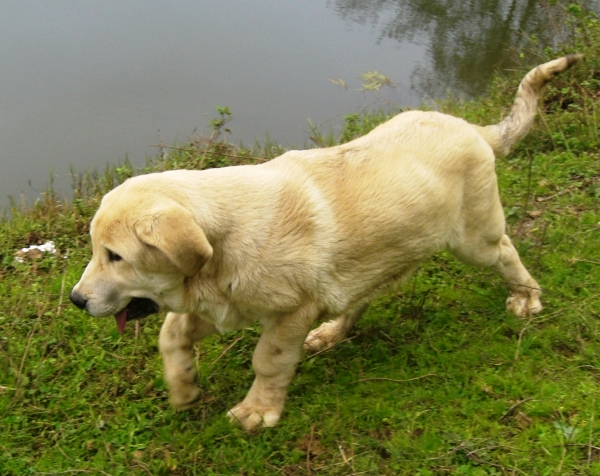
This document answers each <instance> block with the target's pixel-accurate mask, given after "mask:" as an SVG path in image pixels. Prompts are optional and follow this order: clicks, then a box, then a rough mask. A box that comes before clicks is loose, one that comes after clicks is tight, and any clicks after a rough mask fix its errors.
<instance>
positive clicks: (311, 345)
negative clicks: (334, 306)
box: [304, 303, 369, 352]
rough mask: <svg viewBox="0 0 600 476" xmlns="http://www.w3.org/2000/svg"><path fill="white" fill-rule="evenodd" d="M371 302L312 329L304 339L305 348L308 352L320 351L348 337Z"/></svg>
mask: <svg viewBox="0 0 600 476" xmlns="http://www.w3.org/2000/svg"><path fill="white" fill-rule="evenodd" d="M368 307H369V304H368V303H367V304H364V305H362V306H361V307H359V308H358V309H356V310H355V311H351V312H349V313H347V314H344V315H342V316H340V317H338V318H337V319H333V320H331V321H327V322H324V323H323V324H321V325H320V326H319V327H317V328H316V329H313V330H312V331H310V333H309V334H308V336H307V337H306V340H305V341H304V350H305V351H307V352H320V351H322V350H325V349H329V348H330V347H333V346H334V345H335V344H337V343H338V342H340V341H341V340H343V339H345V338H346V335H348V332H349V331H350V329H352V327H353V326H354V324H356V322H357V321H358V320H359V319H360V317H361V316H362V315H363V314H364V313H365V311H366V310H367V308H368Z"/></svg>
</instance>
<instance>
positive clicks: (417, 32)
mask: <svg viewBox="0 0 600 476" xmlns="http://www.w3.org/2000/svg"><path fill="white" fill-rule="evenodd" d="M570 3H573V2H572V1H569V2H566V1H562V2H561V1H558V2H557V1H548V0H544V1H539V0H480V1H477V2H474V1H470V2H465V1H464V0H426V1H424V0H333V1H331V2H330V7H333V8H334V9H335V10H336V11H337V12H338V13H339V14H340V15H341V16H342V17H343V18H344V19H346V20H349V21H353V22H358V23H362V24H366V23H371V24H373V25H374V26H376V27H377V28H379V29H380V31H381V34H380V38H392V39H395V40H398V41H406V40H409V41H413V42H425V43H428V54H429V56H430V59H431V70H429V69H427V68H424V67H418V68H417V69H416V70H415V72H414V73H413V78H412V82H413V88H414V89H416V90H417V91H419V93H421V94H422V95H424V96H429V97H440V96H444V95H445V93H446V91H452V92H453V93H454V94H457V95H459V96H465V95H466V96H475V95H477V94H480V93H482V92H483V91H484V90H485V89H486V88H487V86H488V85H489V83H490V80H491V78H492V76H493V74H494V72H495V71H498V70H500V69H505V68H510V67H511V66H514V65H515V63H516V59H517V58H518V54H519V52H520V50H521V49H522V48H523V47H526V46H527V47H529V48H531V45H532V42H531V40H532V39H533V38H535V39H536V42H537V44H538V45H539V47H545V46H554V45H555V44H556V43H557V42H560V41H563V40H564V39H565V37H566V36H567V35H568V33H569V29H568V25H565V23H564V21H563V20H564V9H565V6H566V5H567V4H570ZM579 3H580V5H581V6H582V7H584V8H589V9H592V10H595V11H598V10H599V8H598V7H599V2H598V1H597V0H588V1H582V2H579Z"/></svg>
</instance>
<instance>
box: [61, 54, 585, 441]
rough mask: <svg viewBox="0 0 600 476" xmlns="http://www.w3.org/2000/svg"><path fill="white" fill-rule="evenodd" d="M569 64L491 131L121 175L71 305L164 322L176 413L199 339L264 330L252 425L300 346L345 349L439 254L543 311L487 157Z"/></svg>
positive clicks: (541, 73) (246, 406)
mask: <svg viewBox="0 0 600 476" xmlns="http://www.w3.org/2000/svg"><path fill="white" fill-rule="evenodd" d="M578 59H579V56H578V55H569V56H566V57H564V58H560V59H557V60H554V61H550V62H548V63H546V64H543V65H541V66H538V67H537V68H535V69H533V70H532V71H531V72H529V73H528V74H527V75H526V76H525V78H524V79H523V81H522V82H521V85H520V87H519V90H518V93H517V96H516V100H515V102H514V105H513V108H512V111H511V113H510V115H509V116H508V117H507V118H506V119H504V120H503V121H502V122H500V123H499V124H496V125H492V126H487V127H480V126H476V125H472V124H469V123H467V122H465V121H464V120H462V119H457V118H455V117H452V116H448V115H444V114H440V113H437V112H420V111H410V112H405V113H402V114H400V115H398V116H396V117H394V118H393V119H391V120H390V121H388V122H386V123H385V124H382V125H380V126H379V127H377V128H376V129H374V130H373V131H372V132H370V133H369V134H367V135H366V136H364V137H361V138H359V139H356V140H354V141H352V142H349V143H347V144H343V145H340V146H336V147H331V148H328V149H314V150H304V151H290V152H287V153H285V154H284V155H282V156H281V157H279V158H276V159H274V160H272V161H270V162H268V163H264V164H261V165H245V166H237V167H228V168H220V169H212V170H202V171H171V172H164V173H156V174H149V175H144V176H138V177H134V178H131V179H129V180H127V181H126V182H125V183H123V184H122V185H120V186H118V187H117V188H115V189H114V190H113V191H111V192H110V193H108V194H107V195H106V196H105V197H104V199H103V200H102V204H101V206H100V209H99V210H98V212H97V213H96V216H95V217H94V219H93V220H92V224H91V237H92V243H93V257H92V260H91V262H90V263H89V264H88V266H87V268H86V269H85V272H84V273H83V276H82V277H81V280H80V281H79V283H77V285H76V286H75V287H74V288H73V291H72V293H71V300H72V301H73V303H75V304H76V305H77V306H78V307H80V308H81V309H85V310H86V311H87V312H89V313H90V314H91V315H93V316H108V315H115V316H116V320H117V325H118V327H119V330H120V331H121V332H122V331H123V329H124V327H125V324H126V322H127V321H129V320H131V319H137V318H141V317H145V316H147V315H148V314H152V313H155V312H158V311H168V314H167V316H166V320H165V322H164V325H163V327H162V330H161V333H160V350H161V353H162V356H163V359H164V366H165V378H166V381H167V383H168V386H169V389H170V399H171V402H172V404H173V405H174V406H175V407H176V408H178V409H185V408H188V407H190V406H191V405H192V404H193V403H194V402H195V400H196V399H197V397H198V394H199V390H198V388H197V387H196V386H195V376H196V372H195V369H194V359H193V357H194V351H193V344H194V342H196V341H199V340H201V339H202V338H204V337H206V336H208V335H209V334H212V333H215V332H225V331H230V330H234V329H240V328H243V327H245V326H248V325H249V324H250V323H252V322H254V321H258V322H260V323H261V324H262V327H263V332H262V335H261V337H260V340H259V343H258V346H257V348H256V351H255V353H254V357H253V361H252V362H253V367H254V370H255V372H256V379H255V380H254V383H253V384H252V388H251V389H250V391H249V392H248V395H247V396H246V398H245V399H244V400H243V401H242V402H241V403H239V404H238V405H236V406H235V407H233V408H232V409H231V410H230V411H229V417H230V418H231V419H232V420H234V421H237V422H238V423H239V424H241V425H242V426H243V427H244V428H247V429H250V428H255V427H258V426H261V425H262V426H273V425H275V424H276V423H277V422H278V420H279V418H280V416H281V412H282V411H283V407H284V401H285V398H286V389H287V387H288V385H289V384H290V382H291V380H292V377H293V375H294V372H295V368H296V365H297V364H298V361H299V360H300V358H301V355H302V349H303V346H304V347H305V348H308V349H310V350H313V351H316V350H319V349H324V348H327V347H329V346H332V345H333V344H334V343H336V342H338V341H340V340H341V339H343V338H344V336H345V335H346V333H347V332H348V330H349V329H350V327H351V326H352V325H353V324H354V323H355V322H356V321H357V320H358V318H359V317H360V316H361V314H362V313H363V312H364V311H365V309H366V308H367V306H368V304H369V301H370V300H371V299H372V298H373V297H374V296H376V295H377V294H378V293H380V292H381V290H382V289H384V288H385V287H386V286H388V285H389V284H390V283H393V282H395V281H398V280H402V279H405V278H406V277H407V276H408V275H409V274H410V273H411V271H413V270H414V269H415V268H416V267H417V266H418V265H419V263H421V262H422V261H423V260H425V259H427V258H429V257H430V256H431V255H432V254H434V253H435V252H437V251H439V250H441V249H447V250H449V251H450V252H451V253H453V254H454V255H455V256H456V257H458V258H459V259H461V260H463V261H464V262H466V263H470V264H473V265H476V266H485V267H489V268H491V269H493V270H495V271H496V272H497V273H498V274H499V275H500V276H501V278H502V280H503V281H505V282H506V283H507V285H508V289H509V293H510V295H509V297H508V301H507V308H508V310H509V311H511V312H513V313H514V314H516V315H518V316H527V315H529V314H530V313H538V312H540V310H541V309H542V305H541V303H540V289H539V286H538V283H537V282H536V281H535V280H534V279H533V278H532V277H531V276H530V275H529V273H528V272H527V270H526V269H525V267H524V266H523V265H522V264H521V261H520V260H519V256H518V255H517V252H516V250H515V248H514V247H513V245H512V244H511V241H510V239H509V238H508V236H506V235H505V233H504V232H505V221H504V216H503V210H502V206H501V204H500V199H499V196H498V188H497V183H496V182H497V181H496V174H495V172H494V161H495V158H496V157H499V156H503V155H505V154H507V153H508V152H509V150H510V149H511V147H513V145H514V144H515V143H517V142H518V141H519V140H520V139H521V138H522V137H523V136H524V135H525V134H526V133H527V131H528V129H529V127H530V125H531V123H532V121H533V119H534V117H535V115H536V109H537V101H538V97H539V92H540V89H541V88H542V86H543V85H544V84H545V83H546V82H547V81H549V80H550V79H551V78H552V77H554V76H555V75H556V74H558V73H560V72H563V71H565V70H566V69H567V68H569V67H570V66H571V65H572V64H573V63H575V62H576V61H577V60H578ZM319 319H320V320H323V321H324V324H322V325H321V326H320V327H318V328H316V329H315V330H313V331H310V330H311V327H312V326H313V324H314V323H315V322H316V321H317V320H319Z"/></svg>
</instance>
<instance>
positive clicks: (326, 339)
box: [304, 321, 343, 353]
mask: <svg viewBox="0 0 600 476" xmlns="http://www.w3.org/2000/svg"><path fill="white" fill-rule="evenodd" d="M341 337H343V336H340V329H339V325H338V323H337V322H336V321H329V322H324V323H323V324H321V325H320V326H319V327H317V328H316V329H313V330H312V331H310V332H309V333H308V336H306V340H305V341H304V350H305V351H306V352H311V353H314V352H321V351H323V350H326V349H329V348H330V347H333V346H334V345H335V344H337V343H338V342H339V340H340V338H341Z"/></svg>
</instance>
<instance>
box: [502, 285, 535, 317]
mask: <svg viewBox="0 0 600 476" xmlns="http://www.w3.org/2000/svg"><path fill="white" fill-rule="evenodd" d="M506 309H507V311H509V312H512V313H513V314H514V315H515V316H518V317H527V316H530V315H532V314H538V313H540V312H541V311H542V309H543V306H542V303H541V301H540V292H539V291H537V290H531V291H530V292H529V293H527V294H513V295H511V296H509V297H508V299H507V300H506Z"/></svg>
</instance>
